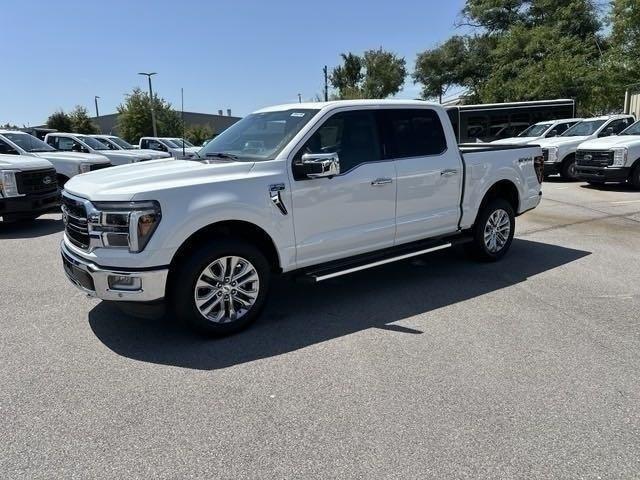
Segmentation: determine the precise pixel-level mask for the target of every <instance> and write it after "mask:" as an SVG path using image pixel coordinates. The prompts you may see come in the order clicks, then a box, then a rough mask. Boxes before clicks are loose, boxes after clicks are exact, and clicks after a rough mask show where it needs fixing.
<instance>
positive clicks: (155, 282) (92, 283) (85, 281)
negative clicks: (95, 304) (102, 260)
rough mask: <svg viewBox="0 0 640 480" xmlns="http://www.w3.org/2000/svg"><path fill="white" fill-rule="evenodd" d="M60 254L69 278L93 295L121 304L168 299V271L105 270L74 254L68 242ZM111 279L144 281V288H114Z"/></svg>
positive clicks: (62, 246)
mask: <svg viewBox="0 0 640 480" xmlns="http://www.w3.org/2000/svg"><path fill="white" fill-rule="evenodd" d="M60 253H61V254H62V265H63V267H64V271H65V273H66V275H67V278H69V280H70V281H71V283H73V284H74V285H75V286H76V287H78V288H79V289H80V290H81V291H83V292H84V293H86V294H87V295H89V296H92V297H97V298H100V299H101V300H111V301H120V302H153V301H156V300H160V299H162V298H164V294H165V287H166V284H167V277H168V275H169V269H167V268H159V269H154V270H146V269H145V270H142V271H137V270H135V269H131V270H129V269H126V270H122V269H119V268H109V267H101V266H99V265H96V264H94V263H91V262H89V261H87V260H85V259H84V258H81V257H79V256H77V255H75V254H74V253H72V252H71V251H70V250H69V248H67V246H66V245H65V243H64V241H63V242H62V244H61V245H60ZM110 277H132V278H137V279H140V288H139V289H137V290H124V289H117V288H111V287H110V286H109V280H110Z"/></svg>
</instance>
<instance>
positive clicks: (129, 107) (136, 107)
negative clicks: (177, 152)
mask: <svg viewBox="0 0 640 480" xmlns="http://www.w3.org/2000/svg"><path fill="white" fill-rule="evenodd" d="M150 106H151V105H150V102H149V95H148V94H147V93H144V92H143V91H142V90H141V89H139V88H135V89H134V90H133V91H132V92H131V94H130V95H127V96H126V100H125V101H124V102H123V103H122V104H120V105H119V106H118V114H119V115H118V131H119V132H120V135H122V137H124V138H125V139H126V140H128V141H129V142H137V141H138V139H140V137H146V136H152V135H153V125H152V123H151V108H150ZM153 106H154V111H155V116H156V124H157V129H158V135H159V136H161V137H178V136H180V135H182V120H181V119H180V114H179V113H178V112H176V111H175V110H174V109H173V108H172V107H171V104H170V103H169V102H167V101H166V100H164V99H163V98H160V97H158V96H157V95H155V94H154V96H153Z"/></svg>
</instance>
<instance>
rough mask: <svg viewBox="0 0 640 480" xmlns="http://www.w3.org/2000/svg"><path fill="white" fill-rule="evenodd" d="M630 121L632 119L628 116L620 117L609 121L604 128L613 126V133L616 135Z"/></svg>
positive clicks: (630, 122)
mask: <svg viewBox="0 0 640 480" xmlns="http://www.w3.org/2000/svg"><path fill="white" fill-rule="evenodd" d="M632 123H633V121H632V120H631V119H630V118H621V119H619V120H614V121H613V122H611V123H610V124H609V125H607V128H606V129H605V130H608V129H609V128H613V134H614V135H617V134H618V133H620V132H621V131H623V130H624V129H625V128H627V127H628V126H629V125H631V124H632Z"/></svg>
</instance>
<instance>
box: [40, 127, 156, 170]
mask: <svg viewBox="0 0 640 480" xmlns="http://www.w3.org/2000/svg"><path fill="white" fill-rule="evenodd" d="M44 141H45V142H46V143H48V144H49V145H51V146H52V147H54V148H55V149H57V150H62V151H63V152H81V153H94V154H96V155H104V156H105V157H107V158H108V159H109V161H110V162H111V164H112V165H126V164H127V163H136V162H142V161H144V160H151V156H150V155H146V154H144V153H137V152H135V151H132V152H127V151H124V150H122V151H114V150H110V149H109V147H105V146H104V145H103V144H102V143H101V142H99V141H98V140H96V139H95V138H91V137H90V136H89V135H83V134H80V133H58V132H56V133H48V134H47V136H46V137H44Z"/></svg>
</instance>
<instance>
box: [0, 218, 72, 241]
mask: <svg viewBox="0 0 640 480" xmlns="http://www.w3.org/2000/svg"><path fill="white" fill-rule="evenodd" d="M62 230H64V224H63V223H62V220H60V219H54V218H38V219H36V220H30V221H19V222H0V240H3V239H5V240H11V239H19V238H35V237H44V236H46V235H51V234H53V233H58V232H61V231H62Z"/></svg>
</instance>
